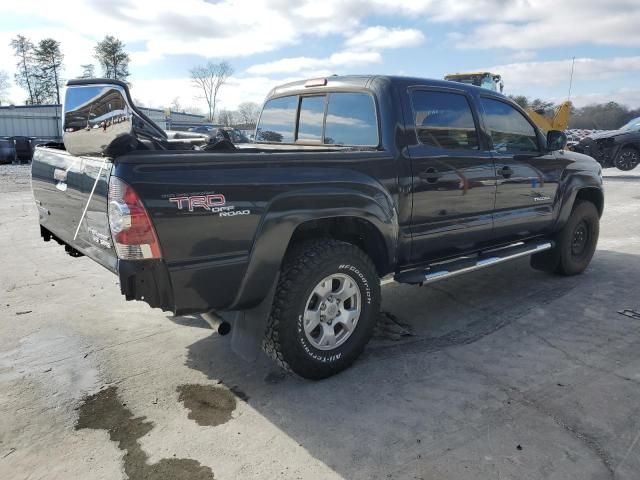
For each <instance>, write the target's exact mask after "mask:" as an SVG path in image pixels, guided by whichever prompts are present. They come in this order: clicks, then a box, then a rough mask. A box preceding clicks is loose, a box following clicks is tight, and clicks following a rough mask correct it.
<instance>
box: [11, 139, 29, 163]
mask: <svg viewBox="0 0 640 480" xmlns="http://www.w3.org/2000/svg"><path fill="white" fill-rule="evenodd" d="M9 140H12V141H13V144H14V147H15V150H16V157H17V159H18V160H19V161H20V162H30V161H31V159H32V158H33V149H34V145H33V139H32V138H29V137H23V136H17V137H11V138H10V139H9Z"/></svg>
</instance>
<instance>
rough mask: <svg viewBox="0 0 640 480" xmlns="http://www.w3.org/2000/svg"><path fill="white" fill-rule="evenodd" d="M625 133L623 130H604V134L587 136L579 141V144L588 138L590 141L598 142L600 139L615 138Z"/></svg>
mask: <svg viewBox="0 0 640 480" xmlns="http://www.w3.org/2000/svg"><path fill="white" fill-rule="evenodd" d="M625 133H627V132H626V131H625V130H605V131H604V132H598V133H592V134H591V135H587V136H586V137H584V138H583V139H582V140H581V142H582V141H583V140H587V139H588V138H590V139H591V140H599V139H601V138H610V137H616V136H618V135H624V134H625Z"/></svg>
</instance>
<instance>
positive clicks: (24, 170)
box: [0, 164, 31, 193]
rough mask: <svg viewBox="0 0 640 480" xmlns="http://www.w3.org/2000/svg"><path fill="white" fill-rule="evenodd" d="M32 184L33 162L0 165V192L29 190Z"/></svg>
mask: <svg viewBox="0 0 640 480" xmlns="http://www.w3.org/2000/svg"><path fill="white" fill-rule="evenodd" d="M30 185H31V164H29V165H0V193H9V192H20V191H24V190H29V189H30Z"/></svg>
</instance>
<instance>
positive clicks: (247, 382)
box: [0, 166, 640, 480]
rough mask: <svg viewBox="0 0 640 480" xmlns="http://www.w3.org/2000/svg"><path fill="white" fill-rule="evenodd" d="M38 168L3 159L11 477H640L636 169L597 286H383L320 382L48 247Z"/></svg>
mask: <svg viewBox="0 0 640 480" xmlns="http://www.w3.org/2000/svg"><path fill="white" fill-rule="evenodd" d="M28 175H29V167H28V166H0V265H2V270H1V271H2V274H1V275H0V328H1V331H2V335H1V336H0V478H3V479H4V478H7V479H11V480H20V479H25V480H26V479H29V480H36V479H83V480H84V479H105V480H106V479H109V480H112V479H121V478H122V479H124V478H129V479H131V480H141V479H146V480H148V479H154V480H160V479H162V480H186V479H202V480H205V479H211V478H214V477H215V478H216V479H275V478H278V479H305V480H306V479H322V480H327V479H340V478H344V479H366V480H370V479H385V480H387V479H411V480H415V479H429V480H431V479H435V480H439V479H456V480H467V479H468V480H480V479H514V480H516V479H517V480H524V479H543V478H544V479H559V480H560V479H562V480H567V479H576V480H585V479H592V480H594V479H619V480H637V479H638V478H640V477H639V475H638V472H640V403H639V402H638V399H639V398H640V282H639V281H638V279H639V278H640V168H639V169H638V171H633V172H617V171H614V170H607V171H606V172H605V191H606V207H605V214H604V217H603V219H602V228H601V238H600V242H599V246H598V251H597V252H596V255H595V257H594V260H593V263H592V265H591V266H590V268H589V269H588V270H587V271H586V272H585V273H584V274H583V275H580V276H577V277H572V278H561V277H556V276H550V275H546V274H543V273H541V272H537V271H533V270H531V269H530V268H529V266H528V263H527V261H526V259H522V260H517V261H514V262H511V263H507V264H504V265H500V266H496V267H493V268H491V269H486V270H483V271H480V272H476V273H473V274H469V275H464V276H461V277H457V278H453V279H450V280H444V281H442V282H440V283H437V284H434V285H433V286H428V287H422V288H420V287H413V286H407V285H397V284H389V285H386V286H385V287H384V288H383V297H384V299H383V310H384V312H383V313H382V314H381V316H380V322H379V327H378V330H377V332H376V336H375V338H374V340H373V341H372V342H371V343H370V345H369V346H368V348H367V349H366V351H365V352H364V355H363V356H362V358H361V359H360V360H359V361H358V362H356V364H355V365H354V366H353V367H352V368H350V369H349V370H348V371H346V372H344V373H342V374H340V375H338V376H336V377H333V378H330V379H328V380H325V381H321V382H309V381H305V380H302V379H300V378H297V377H295V376H291V375H289V374H285V373H284V372H282V371H281V370H279V369H277V368H275V367H274V365H273V364H272V363H271V362H270V361H268V360H267V359H266V358H264V357H261V358H260V359H259V361H258V362H256V363H253V364H249V363H245V362H244V361H242V360H240V359H238V358H237V357H236V356H235V355H234V354H233V353H232V352H231V349H230V346H229V339H228V337H220V336H218V335H217V334H212V332H211V330H210V329H208V327H207V324H206V323H205V322H204V321H202V319H200V318H198V317H173V316H171V315H168V314H167V313H162V312H160V311H159V310H153V309H151V308H149V307H148V306H147V305H145V304H144V303H140V302H126V301H125V300H124V298H122V296H121V295H120V292H119V288H118V285H117V278H116V277H115V276H114V275H113V274H111V273H110V272H108V271H106V270H105V269H103V268H102V267H100V266H99V265H97V264H96V263H94V262H92V261H91V260H89V259H87V258H77V259H74V258H71V257H69V256H68V255H66V254H65V253H64V250H63V249H62V248H61V247H60V246H59V245H57V244H55V243H53V242H50V243H44V242H42V241H41V239H40V238H39V231H38V221H37V212H36V209H35V206H34V202H33V198H32V195H31V192H30V189H29V187H28V185H29V177H28Z"/></svg>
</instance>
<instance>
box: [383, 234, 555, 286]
mask: <svg viewBox="0 0 640 480" xmlns="http://www.w3.org/2000/svg"><path fill="white" fill-rule="evenodd" d="M551 248H553V242H551V241H533V242H526V243H525V242H519V243H515V244H513V245H509V246H506V247H501V248H496V249H493V250H485V251H483V252H480V253H479V254H477V255H474V256H470V257H462V258H454V259H452V260H449V261H447V262H441V263H435V264H433V265H429V266H428V267H427V268H426V269H417V270H408V271H406V272H400V273H396V275H395V276H394V280H395V281H396V282H398V283H410V284H418V283H431V282H435V281H438V280H443V279H445V278H451V277H455V276H457V275H462V274H463V273H469V272H473V271H475V270H480V269H481V268H485V267H490V266H492V265H497V264H499V263H503V262H506V261H509V260H514V259H516V258H520V257H526V256H528V255H532V254H534V253H540V252H544V251H545V250H550V249H551Z"/></svg>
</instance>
